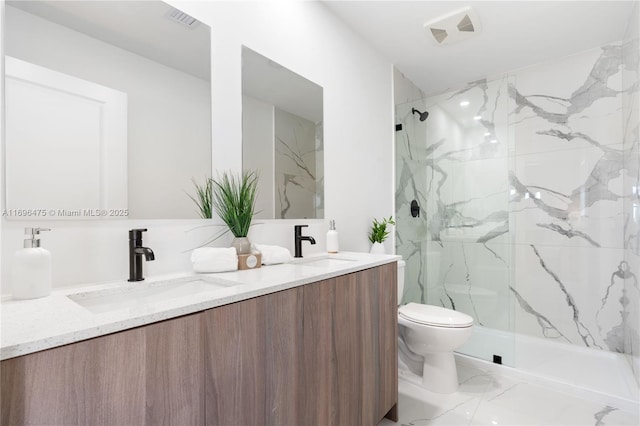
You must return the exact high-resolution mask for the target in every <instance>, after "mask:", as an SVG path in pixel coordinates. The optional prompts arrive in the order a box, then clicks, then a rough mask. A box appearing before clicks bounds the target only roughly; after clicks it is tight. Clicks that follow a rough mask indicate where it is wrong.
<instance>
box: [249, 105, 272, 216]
mask: <svg viewBox="0 0 640 426" xmlns="http://www.w3.org/2000/svg"><path fill="white" fill-rule="evenodd" d="M242 98H243V100H242V105H243V111H242V114H243V120H242V134H243V138H244V143H245V147H244V148H245V149H244V151H243V154H242V162H243V168H244V169H245V170H258V171H259V173H260V178H259V180H258V195H257V197H256V211H257V212H258V213H256V215H255V218H256V219H269V218H273V217H275V216H274V215H275V206H274V200H275V182H274V179H273V174H274V158H273V157H274V152H275V151H274V144H275V142H274V137H273V135H274V132H273V127H274V118H273V112H274V111H273V105H271V104H268V103H266V102H263V101H261V100H259V99H256V98H252V97H251V96H246V95H243V97H242Z"/></svg>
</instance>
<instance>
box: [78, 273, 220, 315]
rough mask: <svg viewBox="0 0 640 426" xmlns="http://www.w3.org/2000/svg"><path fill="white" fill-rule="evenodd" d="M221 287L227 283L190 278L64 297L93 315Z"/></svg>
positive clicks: (130, 285)
mask: <svg viewBox="0 0 640 426" xmlns="http://www.w3.org/2000/svg"><path fill="white" fill-rule="evenodd" d="M223 288H227V286H224V285H219V284H215V283H212V282H209V281H205V280H203V279H200V278H193V279H190V280H188V281H182V282H175V281H170V282H150V283H135V284H134V283H130V284H129V283H128V284H126V285H122V286H121V287H117V288H112V289H107V290H96V291H88V292H84V293H76V294H71V295H68V296H67V297H68V298H69V299H71V300H73V301H74V302H75V303H77V304H78V305H80V306H82V307H83V308H85V309H88V310H89V311H91V312H93V313H94V314H99V313H104V312H110V311H116V310H120V309H130V308H135V307H140V306H144V305H148V304H152V303H160V302H165V301H169V300H172V299H177V298H180V297H186V296H191V295H194V294H198V293H205V292H210V291H213V290H216V289H223Z"/></svg>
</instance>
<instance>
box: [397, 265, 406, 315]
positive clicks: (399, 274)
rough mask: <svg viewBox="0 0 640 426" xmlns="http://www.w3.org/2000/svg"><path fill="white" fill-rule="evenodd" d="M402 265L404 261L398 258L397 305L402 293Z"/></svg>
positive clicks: (400, 300)
mask: <svg viewBox="0 0 640 426" xmlns="http://www.w3.org/2000/svg"><path fill="white" fill-rule="evenodd" d="M404 267H405V261H404V260H398V305H400V303H402V294H403V293H404Z"/></svg>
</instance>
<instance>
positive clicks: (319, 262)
mask: <svg viewBox="0 0 640 426" xmlns="http://www.w3.org/2000/svg"><path fill="white" fill-rule="evenodd" d="M353 261H354V260H353V259H345V258H336V257H325V258H322V259H314V258H311V259H308V260H307V259H303V260H299V261H296V262H295V263H296V264H298V265H303V266H314V267H318V268H334V267H342V266H349V263H351V262H353Z"/></svg>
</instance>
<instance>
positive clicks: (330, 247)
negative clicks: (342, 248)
mask: <svg viewBox="0 0 640 426" xmlns="http://www.w3.org/2000/svg"><path fill="white" fill-rule="evenodd" d="M338 246H339V243H338V231H336V221H335V220H330V221H329V230H328V231H327V252H328V253H337V252H338Z"/></svg>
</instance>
